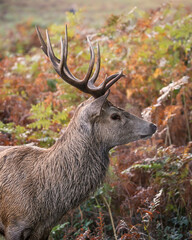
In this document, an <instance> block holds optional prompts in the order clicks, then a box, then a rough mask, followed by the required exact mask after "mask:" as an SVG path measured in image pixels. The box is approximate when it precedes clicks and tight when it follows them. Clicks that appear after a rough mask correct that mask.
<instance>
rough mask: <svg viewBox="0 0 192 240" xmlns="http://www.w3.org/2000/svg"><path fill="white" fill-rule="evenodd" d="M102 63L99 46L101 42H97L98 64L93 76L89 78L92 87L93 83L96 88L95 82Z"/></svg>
mask: <svg viewBox="0 0 192 240" xmlns="http://www.w3.org/2000/svg"><path fill="white" fill-rule="evenodd" d="M100 64H101V56H100V47H99V43H97V65H96V69H95V72H94V73H93V76H92V77H91V79H90V80H89V83H90V84H89V86H90V87H91V85H92V86H93V89H95V86H94V83H95V81H96V80H97V78H98V76H99V72H100Z"/></svg>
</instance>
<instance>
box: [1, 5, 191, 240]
mask: <svg viewBox="0 0 192 240" xmlns="http://www.w3.org/2000/svg"><path fill="white" fill-rule="evenodd" d="M67 23H68V29H69V49H70V50H69V67H70V69H71V71H72V72H73V73H74V75H76V76H77V77H83V76H84V74H85V72H86V71H87V67H88V62H89V51H88V46H87V43H86V42H85V39H86V36H85V35H86V31H87V29H84V28H83V27H82V25H81V16H80V14H79V13H77V15H73V14H69V15H68V16H67ZM191 25H192V14H191V13H190V12H189V11H187V10H186V9H184V8H173V7H171V6H170V5H164V6H162V7H159V8H158V9H154V10H152V11H150V12H142V11H139V10H136V9H133V10H132V11H131V12H129V13H127V14H124V15H118V16H114V15H111V16H109V18H108V19H107V20H106V23H105V25H104V26H103V27H102V28H101V29H97V30H94V32H93V34H90V31H89V35H90V39H91V41H92V42H93V44H94V45H96V44H95V42H96V41H99V43H100V47H101V58H102V63H101V64H102V68H101V72H100V76H99V79H100V80H101V79H103V78H104V77H105V76H106V74H108V75H110V74H113V73H115V72H116V71H118V70H120V69H124V73H125V75H126V77H125V78H124V79H122V80H121V81H119V82H118V83H117V84H116V85H115V86H113V87H112V89H111V95H110V97H109V98H110V100H111V101H112V102H113V103H115V104H116V105H119V106H120V107H123V108H125V109H126V110H128V111H130V112H132V113H134V114H137V115H138V114H139V113H140V112H141V111H142V115H143V117H144V118H146V119H148V120H151V121H152V122H154V123H156V124H157V126H158V132H157V134H155V136H154V137H153V138H152V139H150V140H146V141H139V142H135V143H131V144H128V145H126V146H121V147H118V148H116V149H115V150H113V151H112V152H111V153H110V155H111V156H110V158H111V165H110V168H109V171H108V176H107V178H106V182H105V184H104V185H103V186H101V187H100V188H99V189H98V191H97V192H96V193H95V194H94V195H93V196H90V197H89V199H88V200H87V201H86V202H85V203H83V204H82V205H81V206H79V208H77V209H75V210H74V211H72V212H70V213H69V214H68V215H67V216H65V217H64V219H63V220H62V222H61V224H60V225H58V226H56V227H54V228H53V230H52V233H51V237H52V239H55V240H60V239H77V240H80V239H91V240H96V239H103V240H107V239H122V240H127V239H132V240H134V239H135V240H139V239H151V240H153V239H155V240H157V239H158V240H172V239H174V240H176V239H177V240H182V239H183V240H186V239H192V225H191V221H192V219H191V218H192V216H191V214H192V210H191V209H192V200H191V199H192V142H191V140H192V139H191V138H192V81H191V77H192V61H191V55H192V48H191V46H192V28H191ZM49 32H50V35H51V38H52V41H53V43H54V44H55V48H56V49H59V38H60V36H61V35H63V34H64V26H56V25H51V26H50V27H49ZM11 36H12V33H9V34H8V36H6V37H4V38H3V37H1V39H0V42H1V43H2V44H1V47H0V48H1V51H0V52H1V53H0V59H1V61H0V144H1V145H17V144H18V145H19V144H29V143H33V144H34V145H38V146H41V147H49V146H51V145H52V144H53V143H54V142H55V140H56V139H57V138H58V137H59V134H60V132H62V131H64V128H65V127H67V124H68V123H69V120H70V118H71V117H72V115H73V113H74V109H75V107H76V106H77V105H78V104H79V103H80V102H81V101H83V100H84V99H86V98H87V97H88V96H87V95H86V94H83V93H81V92H80V91H78V90H76V89H74V88H73V87H71V86H68V85H67V84H66V83H64V82H63V81H62V80H61V79H59V78H58V76H57V75H56V73H55V72H54V71H53V70H52V68H51V64H50V63H49V61H48V59H46V58H45V57H44V56H43V54H42V53H41V51H40V49H39V43H38V40H37V36H36V33H35V31H34V25H33V23H31V22H27V23H24V24H20V25H18V26H17V35H16V37H14V38H12V37H11ZM37 47H38V48H37ZM56 52H57V50H56ZM57 55H59V51H58V52H57ZM100 80H99V81H100Z"/></svg>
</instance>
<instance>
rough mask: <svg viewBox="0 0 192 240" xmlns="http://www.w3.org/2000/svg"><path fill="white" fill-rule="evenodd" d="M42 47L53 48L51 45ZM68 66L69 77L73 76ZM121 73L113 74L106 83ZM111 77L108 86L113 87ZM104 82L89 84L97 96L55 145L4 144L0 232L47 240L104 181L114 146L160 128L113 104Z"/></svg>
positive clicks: (14, 239)
mask: <svg viewBox="0 0 192 240" xmlns="http://www.w3.org/2000/svg"><path fill="white" fill-rule="evenodd" d="M40 38H41V36H40ZM42 45H43V43H42ZM43 47H44V50H45V52H46V51H48V52H49V51H50V46H48V48H49V49H48V50H47V49H46V47H45V45H43ZM66 52H67V51H66V50H65V53H66ZM48 55H50V53H48ZM92 56H93V55H92ZM50 58H51V59H52V60H53V57H52V56H50ZM62 58H65V59H66V56H63V57H62ZM56 62H57V63H58V60H57V59H56ZM62 64H64V63H62ZM53 65H54V64H53ZM64 65H65V69H66V72H67V76H66V78H67V79H69V78H72V77H73V76H72V74H71V73H70V72H69V70H68V68H67V67H66V64H64ZM54 66H55V65H54ZM56 66H57V65H56ZM97 66H98V65H97ZM56 70H57V71H58V69H56ZM97 70H98V69H97ZM88 75H89V77H90V75H91V73H89V74H88ZM88 75H87V76H88ZM121 76H122V74H121V73H120V74H115V75H112V76H111V77H108V78H107V79H106V82H107V83H111V82H110V81H111V80H112V81H113V80H114V82H115V81H117V78H120V77H121ZM95 78H97V74H95ZM86 81H88V79H86ZM94 81H95V80H92V82H94ZM106 82H104V84H103V86H104V87H108V88H109V87H110V86H111V85H107V83H106ZM114 82H113V83H114ZM104 87H102V88H101V89H99V91H97V92H95V89H96V87H90V84H89V89H88V90H86V92H91V91H92V90H90V88H92V89H93V92H94V93H93V94H92V95H93V96H94V98H93V97H92V98H90V99H88V100H87V101H85V102H84V103H82V104H80V105H79V107H78V108H77V110H76V112H75V114H74V116H73V118H72V120H71V122H70V124H69V126H68V128H67V129H66V131H65V132H64V134H63V135H62V136H61V137H60V138H59V139H58V140H57V142H56V143H55V144H54V145H53V146H52V147H51V148H49V149H42V148H39V147H32V146H16V147H3V146H2V147H0V233H2V234H3V235H4V236H5V238H6V240H47V239H48V236H49V233H50V231H51V229H52V228H53V227H54V226H55V225H56V224H57V223H58V222H59V221H60V220H61V218H62V217H63V216H64V215H65V214H66V213H67V212H68V211H69V210H70V209H73V208H76V207H77V206H78V205H79V204H80V203H81V202H82V201H84V200H85V199H86V198H88V196H89V194H90V193H91V192H94V191H95V190H96V188H97V187H98V186H99V185H100V183H102V182H103V180H104V177H105V174H106V171H107V168H108V165H109V158H108V152H109V150H110V149H111V148H112V147H114V146H117V145H121V144H125V143H128V142H131V141H135V140H138V139H141V138H146V137H150V136H151V135H152V134H153V133H154V132H155V131H156V126H155V125H154V124H152V123H150V122H147V121H144V120H142V119H140V118H138V117H136V116H134V115H131V114H129V113H128V112H126V111H124V110H122V109H119V108H117V107H115V106H113V105H112V104H111V103H110V102H109V101H108V100H107V96H108V94H109V91H108V88H107V89H105V88H104ZM105 92H106V93H105Z"/></svg>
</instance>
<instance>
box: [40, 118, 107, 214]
mask: <svg viewBox="0 0 192 240" xmlns="http://www.w3.org/2000/svg"><path fill="white" fill-rule="evenodd" d="M93 136H94V135H92V134H91V133H90V132H89V131H88V130H87V129H82V126H79V124H77V123H75V121H71V122H70V124H69V126H68V128H67V130H66V132H65V133H64V134H63V135H62V136H61V137H60V139H58V141H57V142H56V143H55V145H53V146H52V147H51V148H50V149H48V151H47V153H46V156H45V158H46V159H44V162H43V164H42V168H40V171H41V173H40V174H39V181H42V179H44V181H43V182H42V185H41V189H43V193H41V194H40V195H39V196H41V199H40V201H41V200H42V201H43V200H45V199H47V204H49V205H48V206H46V204H44V205H45V209H44V210H43V211H46V208H47V210H48V211H50V209H51V211H50V212H49V213H51V212H52V211H53V212H52V214H54V215H55V216H57V217H58V214H60V215H61V217H62V216H63V215H64V214H65V213H66V212H67V211H69V210H70V209H73V208H74V207H77V206H78V205H79V204H80V203H81V202H82V201H83V200H85V199H86V198H88V197H89V194H90V193H91V192H93V191H95V190H96V188H97V187H98V186H99V185H100V183H101V182H102V181H103V180H104V177H105V174H106V170H107V168H108V164H109V158H108V152H107V150H106V149H105V147H104V146H103V145H102V143H100V142H99V141H98V140H97V139H95V138H93ZM45 162H46V165H47V166H46V167H45ZM42 174H43V175H45V177H43V178H42ZM50 176H51V177H50ZM53 177H54V178H55V179H54V180H53ZM46 189H47V190H46ZM50 189H51V191H50ZM51 198H54V200H53V201H52V200H51ZM48 199H49V200H48ZM50 203H52V204H53V206H50ZM56 209H57V210H56Z"/></svg>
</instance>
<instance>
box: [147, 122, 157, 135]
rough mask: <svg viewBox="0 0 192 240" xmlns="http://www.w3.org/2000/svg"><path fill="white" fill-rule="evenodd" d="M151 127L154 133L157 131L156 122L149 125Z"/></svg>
mask: <svg viewBox="0 0 192 240" xmlns="http://www.w3.org/2000/svg"><path fill="white" fill-rule="evenodd" d="M149 127H150V129H151V131H152V133H155V132H156V130H157V126H156V125H155V124H153V123H151V124H150V125H149Z"/></svg>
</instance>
